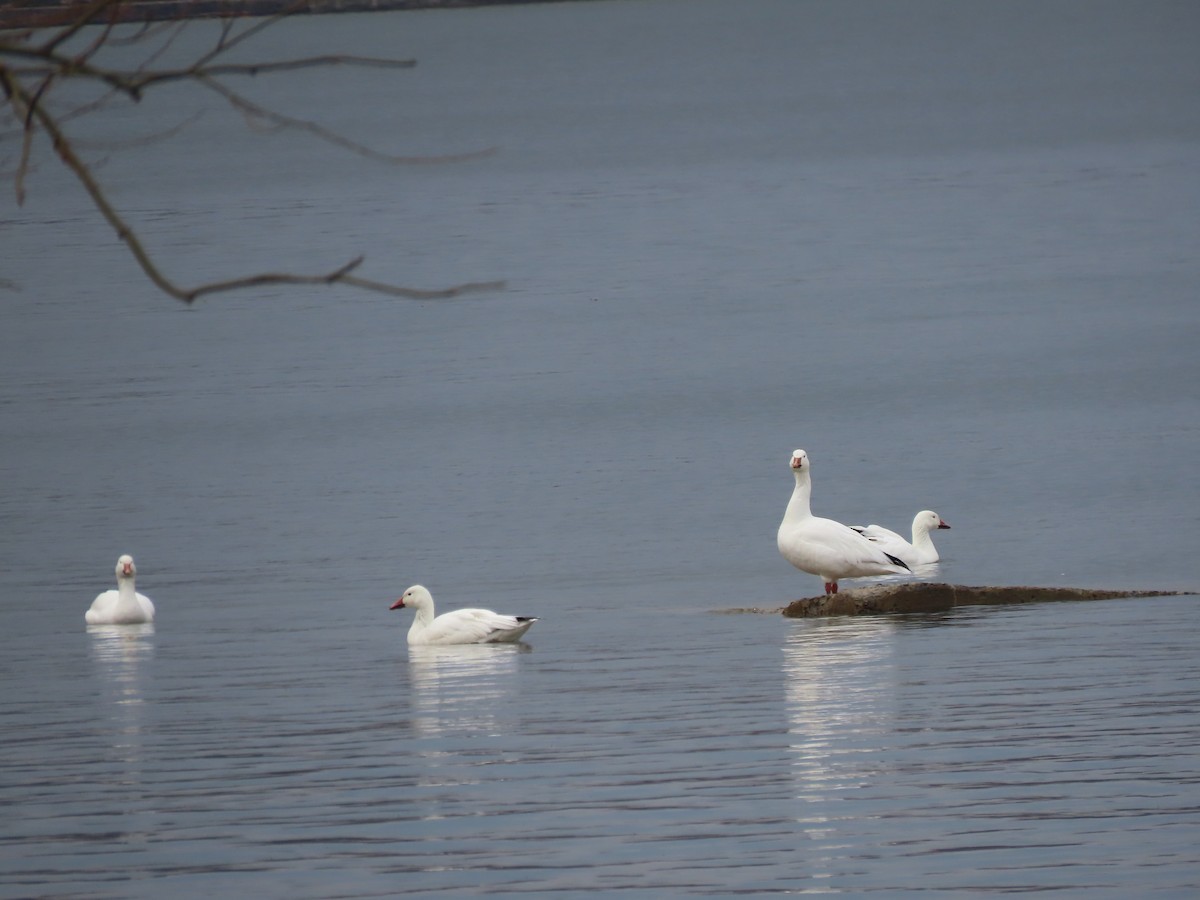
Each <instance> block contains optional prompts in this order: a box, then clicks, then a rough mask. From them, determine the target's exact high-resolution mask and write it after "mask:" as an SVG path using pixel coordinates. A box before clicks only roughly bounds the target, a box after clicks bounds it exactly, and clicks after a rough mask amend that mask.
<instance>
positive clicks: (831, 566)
mask: <svg viewBox="0 0 1200 900" xmlns="http://www.w3.org/2000/svg"><path fill="white" fill-rule="evenodd" d="M810 468H811V463H809V461H808V454H807V453H805V452H804V451H803V450H796V451H794V452H793V453H792V474H793V475H795V477H796V487H795V489H794V490H793V491H792V499H791V500H789V501H788V505H787V510H786V511H785V512H784V514H783V521H782V522H781V523H780V525H779V533H778V534H777V535H776V540H777V541H778V543H779V552H780V553H782V554H783V558H784V559H786V560H787V561H788V562H790V563H791V564H792V565H793V566H795V567H796V568H797V569H799V570H800V571H802V572H808V573H809V574H810V575H818V576H820V578H821V580H823V581H824V582H825V593H826V594H836V593H837V590H838V581H839V580H840V579H842V578H862V577H864V576H867V575H904V574H910V573H911V570H910V569H909V567H908V566H907V565H906V564H905V563H904V561H903V560H902V559H900V558H899V557H897V556H892V555H890V554H888V553H886V552H885V551H883V550H881V549H880V548H879V547H878V546H877V545H876V544H874V543H872V542H871V541H869V540H868V539H867V538H865V537H863V536H862V535H861V534H859V533H858V532H857V531H854V530H853V529H852V528H850V526H848V525H843V524H842V523H841V522H835V521H833V519H823V518H821V517H820V516H814V515H813V514H812V511H811V510H810V508H809V498H810V496H811V495H812V479H811V477H810V475H809V469H810Z"/></svg>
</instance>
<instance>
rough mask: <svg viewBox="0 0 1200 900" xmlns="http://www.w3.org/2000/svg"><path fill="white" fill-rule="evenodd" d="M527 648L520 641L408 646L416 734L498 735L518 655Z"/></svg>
mask: <svg viewBox="0 0 1200 900" xmlns="http://www.w3.org/2000/svg"><path fill="white" fill-rule="evenodd" d="M528 651H529V646H528V645H526V644H507V645H495V644H461V645H455V646H447V647H409V648H408V670H409V680H410V683H411V686H412V691H411V697H412V704H413V709H412V716H413V727H414V728H415V729H416V732H417V734H419V735H421V736H422V737H434V736H440V735H446V734H479V735H495V734H499V733H500V732H501V731H502V730H503V725H504V722H505V721H506V715H505V703H506V701H507V700H508V699H509V698H510V697H511V696H512V695H513V693H514V691H515V686H514V679H515V677H516V674H517V660H518V655H519V654H520V653H523V652H528Z"/></svg>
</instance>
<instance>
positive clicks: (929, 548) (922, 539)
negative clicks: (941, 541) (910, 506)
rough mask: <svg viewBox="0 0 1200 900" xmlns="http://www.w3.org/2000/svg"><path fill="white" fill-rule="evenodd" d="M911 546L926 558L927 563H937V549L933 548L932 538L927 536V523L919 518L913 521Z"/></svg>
mask: <svg viewBox="0 0 1200 900" xmlns="http://www.w3.org/2000/svg"><path fill="white" fill-rule="evenodd" d="M912 545H913V547H915V548H916V549H917V550H918V551H920V553H921V555H922V556H923V557H927V558H928V559H927V561H928V562H937V561H938V552H937V547H935V546H933V538H932V537H930V536H929V523H928V521H926V520H923V519H922V518H921V517H920V516H918V517H917V518H916V519H913V528H912Z"/></svg>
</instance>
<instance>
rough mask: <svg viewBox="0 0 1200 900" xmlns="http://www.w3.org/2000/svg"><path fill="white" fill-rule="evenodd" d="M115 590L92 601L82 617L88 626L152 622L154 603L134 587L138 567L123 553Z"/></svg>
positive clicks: (119, 563)
mask: <svg viewBox="0 0 1200 900" xmlns="http://www.w3.org/2000/svg"><path fill="white" fill-rule="evenodd" d="M116 573H117V589H116V590H115V591H104V592H103V593H101V594H99V595H97V597H96V599H95V600H93V601H92V606H91V608H90V609H89V610H88V611H87V612H86V613H84V615H83V618H84V621H86V622H87V623H88V624H89V625H141V624H144V623H146V622H153V621H154V603H153V602H152V601H151V600H150V598H149V597H147V596H145V595H144V594H139V593H138V592H137V591H135V590H134V588H133V585H134V579H135V578H136V576H137V566H135V565H134V564H133V557H132V556H130V555H129V554H125V555H124V556H122V557H121V558H120V559H118V560H117V568H116Z"/></svg>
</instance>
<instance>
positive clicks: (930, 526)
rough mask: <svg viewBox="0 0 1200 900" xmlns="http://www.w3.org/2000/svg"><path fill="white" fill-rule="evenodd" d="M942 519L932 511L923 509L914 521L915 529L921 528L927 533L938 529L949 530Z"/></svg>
mask: <svg viewBox="0 0 1200 900" xmlns="http://www.w3.org/2000/svg"><path fill="white" fill-rule="evenodd" d="M949 527H950V526H949V525H947V524H946V523H945V522H944V521H943V520H942V517H941V516H939V515H938V514H937V513H935V512H934V511H933V510H932V509H923V510H921V511H920V512H919V513H917V517H916V518H915V519H914V520H913V529H914V530H916V529H917V528H921V529H923V530H925V531H935V530H937V529H938V528H949Z"/></svg>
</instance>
